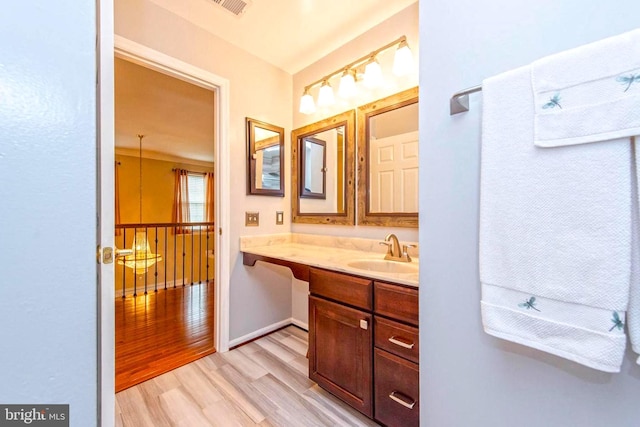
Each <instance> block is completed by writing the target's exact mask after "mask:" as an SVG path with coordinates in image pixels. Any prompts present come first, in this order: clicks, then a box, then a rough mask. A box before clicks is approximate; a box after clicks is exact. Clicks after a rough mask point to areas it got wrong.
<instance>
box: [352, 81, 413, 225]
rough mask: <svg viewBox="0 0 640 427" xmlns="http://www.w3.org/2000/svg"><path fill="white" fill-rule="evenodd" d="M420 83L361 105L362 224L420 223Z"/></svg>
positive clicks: (359, 188)
mask: <svg viewBox="0 0 640 427" xmlns="http://www.w3.org/2000/svg"><path fill="white" fill-rule="evenodd" d="M418 145H419V144H418V88H417V87H415V88H412V89H408V90H405V91H403V92H400V93H397V94H394V95H391V96H388V97H386V98H383V99H380V100H378V101H374V102H370V103H369V104H365V105H363V106H361V107H359V108H358V224H359V225H378V226H387V227H418V160H419V159H418Z"/></svg>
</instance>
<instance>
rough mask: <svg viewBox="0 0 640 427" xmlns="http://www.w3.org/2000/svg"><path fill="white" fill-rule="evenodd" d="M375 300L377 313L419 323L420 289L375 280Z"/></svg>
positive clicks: (413, 323)
mask: <svg viewBox="0 0 640 427" xmlns="http://www.w3.org/2000/svg"><path fill="white" fill-rule="evenodd" d="M374 301H375V307H374V311H375V313H376V314H381V315H383V316H387V317H391V318H394V319H396V320H400V321H402V322H407V323H411V324H412V325H416V326H417V325H418V289H416V288H407V287H404V286H399V285H393V284H391V283H384V282H375V285H374Z"/></svg>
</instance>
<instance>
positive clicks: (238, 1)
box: [211, 0, 251, 17]
mask: <svg viewBox="0 0 640 427" xmlns="http://www.w3.org/2000/svg"><path fill="white" fill-rule="evenodd" d="M211 1H212V2H214V3H215V4H217V5H218V6H220V7H222V8H223V9H225V10H226V11H228V12H231V13H233V14H234V15H235V16H238V17H239V16H242V14H243V13H244V12H245V11H246V10H247V7H249V6H250V5H251V0H211Z"/></svg>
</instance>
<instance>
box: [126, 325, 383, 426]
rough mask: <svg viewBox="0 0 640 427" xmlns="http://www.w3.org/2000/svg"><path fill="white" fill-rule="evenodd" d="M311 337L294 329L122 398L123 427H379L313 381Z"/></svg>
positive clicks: (185, 369) (156, 380)
mask: <svg viewBox="0 0 640 427" xmlns="http://www.w3.org/2000/svg"><path fill="white" fill-rule="evenodd" d="M307 346H308V341H307V333H306V332H304V331H302V330H301V329H298V328H296V327H295V326H289V327H287V328H285V329H282V330H280V331H277V332H274V333H272V334H270V335H268V336H266V337H263V338H260V339H258V340H256V341H253V342H251V343H249V344H246V345H244V346H242V347H239V348H237V349H235V350H232V351H229V352H227V353H224V354H220V353H214V354H211V355H209V356H206V357H203V358H201V359H199V360H197V361H195V362H192V363H190V364H188V365H185V366H183V367H180V368H178V369H175V370H173V371H171V372H167V373H165V374H163V375H160V376H158V377H156V378H153V379H152V380H149V381H146V382H144V383H142V384H139V385H137V386H135V387H131V388H129V389H127V390H124V391H122V392H120V393H118V394H116V426H123V427H147V426H148V427H162V426H180V427H209V426H220V427H234V426H256V425H258V426H278V427H305V426H377V424H376V423H374V422H373V421H371V420H369V419H368V418H366V417H364V416H363V415H361V414H360V413H358V412H356V411H355V410H353V409H351V408H349V407H348V406H346V405H345V404H344V403H342V402H341V401H340V400H338V399H336V398H335V397H333V396H331V395H330V394H328V393H327V392H325V391H324V390H322V389H321V388H319V387H318V386H317V385H316V384H315V383H314V382H312V381H311V380H309V379H308V361H307V359H306V357H305V354H306V352H307Z"/></svg>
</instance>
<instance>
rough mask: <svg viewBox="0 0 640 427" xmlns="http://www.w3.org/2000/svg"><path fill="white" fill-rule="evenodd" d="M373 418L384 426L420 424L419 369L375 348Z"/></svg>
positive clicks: (406, 361)
mask: <svg viewBox="0 0 640 427" xmlns="http://www.w3.org/2000/svg"><path fill="white" fill-rule="evenodd" d="M374 375H375V377H374V390H375V391H374V402H375V404H374V408H375V412H374V415H375V419H376V420H378V421H379V422H381V423H382V424H384V425H386V426H387V427H413V426H415V427H417V426H418V425H419V424H420V394H419V390H420V388H419V382H420V372H419V370H418V365H416V364H415V363H412V362H409V361H408V360H405V359H403V358H401V357H398V356H394V355H393V354H391V353H389V352H386V351H384V350H380V349H378V348H376V349H375V356H374Z"/></svg>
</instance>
